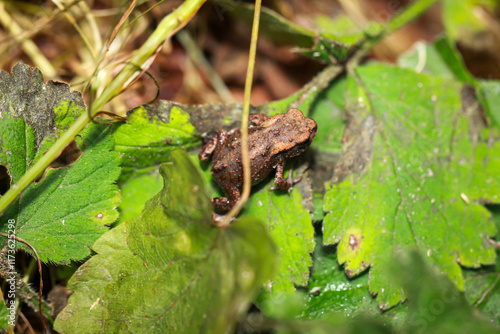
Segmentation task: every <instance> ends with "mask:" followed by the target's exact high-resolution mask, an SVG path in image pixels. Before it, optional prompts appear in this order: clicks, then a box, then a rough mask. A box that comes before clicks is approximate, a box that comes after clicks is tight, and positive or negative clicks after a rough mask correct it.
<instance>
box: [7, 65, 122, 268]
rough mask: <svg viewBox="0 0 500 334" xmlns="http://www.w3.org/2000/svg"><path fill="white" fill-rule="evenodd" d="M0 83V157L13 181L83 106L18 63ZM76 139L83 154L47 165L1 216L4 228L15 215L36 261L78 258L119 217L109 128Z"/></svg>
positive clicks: (94, 128)
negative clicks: (67, 162) (54, 165)
mask: <svg viewBox="0 0 500 334" xmlns="http://www.w3.org/2000/svg"><path fill="white" fill-rule="evenodd" d="M0 83H1V84H0V94H1V99H0V100H1V101H2V102H3V103H2V104H1V106H0V107H1V109H0V113H1V115H2V117H1V119H0V140H1V142H2V143H1V145H0V164H2V165H4V166H6V167H7V169H8V173H9V175H10V177H11V185H13V184H14V183H15V182H16V181H18V180H19V178H20V177H21V176H22V175H23V174H24V173H25V172H26V171H27V170H28V168H29V167H30V166H31V165H32V164H33V162H34V161H35V160H37V159H38V158H39V157H40V156H41V155H42V154H43V153H44V152H45V150H46V149H47V148H48V147H50V146H51V145H52V143H54V142H55V140H56V139H57V137H58V135H59V134H60V132H61V131H62V130H65V129H66V128H67V126H68V125H69V124H70V123H71V122H73V120H74V119H75V118H76V117H77V116H78V115H79V114H80V113H82V112H84V107H83V100H82V98H81V95H80V94H79V93H77V92H70V90H69V86H68V85H66V84H62V83H54V82H51V81H50V82H49V83H47V84H46V85H44V83H43V77H42V74H41V73H40V71H38V70H37V69H35V70H34V71H33V73H31V70H30V68H29V67H28V66H27V65H24V64H22V63H20V64H18V65H16V66H15V67H14V69H13V71H12V76H11V75H9V74H7V73H6V72H0ZM77 142H78V144H79V145H80V147H81V149H82V150H83V154H82V155H81V157H80V158H78V159H77V161H76V162H74V164H73V165H71V166H67V167H62V168H57V169H49V170H48V171H46V172H45V174H44V175H43V176H42V178H41V181H39V182H38V183H35V184H32V185H31V186H30V187H29V188H28V189H27V190H26V191H25V192H24V193H23V194H22V195H21V197H20V198H19V199H18V200H17V201H16V202H15V203H13V204H12V205H11V206H10V207H9V208H8V209H7V211H6V212H5V213H4V214H3V215H2V216H1V217H0V226H1V230H2V231H3V232H7V225H8V222H9V221H10V222H12V221H15V227H16V236H17V237H19V238H22V239H24V240H26V241H28V242H29V243H30V244H31V245H32V246H33V247H35V249H36V250H37V251H38V254H39V255H40V258H41V259H42V261H49V260H50V261H53V262H60V263H67V262H69V261H70V260H72V259H73V260H81V259H83V258H84V257H86V256H88V255H89V254H90V246H91V245H92V244H93V243H94V241H95V240H96V239H97V238H98V237H99V236H100V235H102V234H103V233H104V232H105V230H106V227H105V225H107V224H111V223H112V222H113V221H115V220H116V218H117V217H118V213H117V211H116V209H115V208H116V207H117V205H118V203H119V200H120V196H119V191H118V188H117V187H116V186H115V185H113V182H114V181H115V180H116V179H117V178H118V175H119V173H120V169H119V167H118V164H119V161H120V156H119V154H118V153H114V152H110V149H111V148H112V146H113V142H112V138H111V136H110V134H109V129H108V128H107V127H105V126H93V125H92V126H89V127H88V128H87V129H85V130H84V131H83V132H82V134H81V137H80V138H77ZM17 247H20V248H22V247H24V246H22V244H21V243H17ZM23 249H26V248H23ZM28 251H29V250H28Z"/></svg>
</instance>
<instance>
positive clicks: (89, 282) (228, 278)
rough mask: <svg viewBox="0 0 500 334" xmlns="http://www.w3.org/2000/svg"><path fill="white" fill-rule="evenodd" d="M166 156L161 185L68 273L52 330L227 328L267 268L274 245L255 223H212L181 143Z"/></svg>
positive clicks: (206, 199)
mask: <svg viewBox="0 0 500 334" xmlns="http://www.w3.org/2000/svg"><path fill="white" fill-rule="evenodd" d="M171 158H172V161H173V162H172V163H169V164H164V165H163V166H162V167H161V173H162V176H163V178H164V182H165V187H164V189H163V191H162V192H161V193H159V194H158V195H157V196H155V197H154V198H153V199H151V200H150V201H148V203H147V204H146V206H145V208H144V211H143V213H142V215H141V216H140V217H139V218H137V219H134V220H132V221H128V222H124V223H122V224H120V225H119V226H117V227H116V228H114V229H112V230H111V231H109V232H107V233H106V234H104V235H103V236H102V237H101V238H100V239H99V240H98V241H97V242H96V243H95V244H94V246H93V248H94V250H95V251H96V252H97V253H98V255H96V256H94V257H92V258H91V259H90V260H89V261H88V262H86V263H85V264H84V265H83V266H81V267H80V268H79V269H78V271H77V272H76V273H75V275H74V276H73V278H72V279H71V280H70V282H69V284H68V288H69V289H71V290H73V291H75V293H74V294H73V295H72V296H71V297H70V300H69V303H68V306H67V307H66V308H65V309H64V310H63V311H62V313H61V314H60V315H59V316H58V318H57V319H56V322H55V329H56V330H57V331H60V332H66V333H89V332H94V333H95V332H106V333H117V332H133V333H150V332H155V331H156V332H162V333H167V332H173V331H176V332H178V333H199V332H205V333H228V332H231V330H232V328H233V327H234V324H235V321H236V320H237V319H238V318H239V316H240V315H241V314H242V312H244V311H246V309H247V307H248V303H249V301H250V298H251V297H252V296H253V295H254V293H255V292H256V291H257V289H258V288H259V287H260V285H261V284H262V282H263V281H264V280H266V279H269V278H270V277H271V274H272V273H273V271H274V266H275V260H274V255H275V246H274V245H273V243H272V241H271V239H270V238H269V236H268V235H267V233H266V231H265V229H264V227H263V226H262V224H261V223H260V222H258V221H256V220H255V219H242V220H238V221H236V222H235V223H234V224H232V225H231V226H230V227H228V228H226V229H219V228H217V227H215V226H214V225H213V224H212V223H213V222H212V220H211V202H210V200H209V197H208V195H207V193H206V188H205V183H204V181H203V179H202V176H201V174H200V172H199V170H198V169H197V168H196V167H195V166H194V165H193V164H192V162H191V161H190V159H189V157H188V156H187V155H186V154H185V153H184V152H182V151H176V152H172V153H171Z"/></svg>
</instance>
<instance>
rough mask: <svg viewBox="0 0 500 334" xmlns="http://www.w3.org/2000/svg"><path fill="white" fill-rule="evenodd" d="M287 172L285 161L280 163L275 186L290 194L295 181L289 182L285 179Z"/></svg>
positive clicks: (277, 167)
mask: <svg viewBox="0 0 500 334" xmlns="http://www.w3.org/2000/svg"><path fill="white" fill-rule="evenodd" d="M284 171H285V161H279V162H278V163H277V165H276V176H275V177H274V185H275V186H276V187H278V188H280V189H281V190H284V191H288V192H290V191H291V189H292V186H293V183H294V182H293V181H287V180H285V178H284V177H283V173H284Z"/></svg>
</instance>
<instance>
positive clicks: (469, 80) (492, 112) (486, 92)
mask: <svg viewBox="0 0 500 334" xmlns="http://www.w3.org/2000/svg"><path fill="white" fill-rule="evenodd" d="M399 64H400V65H401V66H402V67H405V68H412V69H414V70H415V71H417V72H425V73H429V74H433V75H438V76H442V77H445V78H456V79H457V80H459V81H461V82H462V83H464V84H468V85H470V86H472V87H474V89H475V92H474V94H475V95H476V96H475V98H477V99H478V100H479V101H480V102H481V104H482V105H483V106H484V108H485V109H486V112H487V114H488V116H489V117H490V118H491V120H492V121H493V122H494V123H495V125H496V126H497V127H498V128H500V109H499V108H497V106H498V91H499V90H500V85H499V84H498V82H496V81H487V80H477V79H476V78H474V77H473V76H472V75H471V74H470V73H469V71H468V69H467V67H466V66H465V64H464V62H463V60H462V58H461V56H460V54H459V52H458V51H457V50H456V49H455V47H454V46H453V45H452V43H451V41H450V40H449V38H447V37H442V38H439V39H437V40H436V41H435V42H434V43H433V44H432V45H426V44H417V47H416V49H415V50H413V51H411V52H409V53H407V54H406V55H405V56H403V57H401V59H399Z"/></svg>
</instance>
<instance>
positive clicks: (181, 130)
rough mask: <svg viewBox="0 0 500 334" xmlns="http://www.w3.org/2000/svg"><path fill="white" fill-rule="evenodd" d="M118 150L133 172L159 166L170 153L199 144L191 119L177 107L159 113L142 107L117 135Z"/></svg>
mask: <svg viewBox="0 0 500 334" xmlns="http://www.w3.org/2000/svg"><path fill="white" fill-rule="evenodd" d="M113 135H114V137H115V150H116V151H117V152H120V153H123V161H122V166H124V167H129V168H133V169H140V168H147V167H151V166H159V165H160V164H161V163H163V162H165V161H168V157H169V153H170V152H171V151H173V150H177V149H179V148H180V147H192V146H193V145H197V144H199V137H198V136H197V133H196V130H195V128H194V127H193V125H192V124H191V122H190V115H189V114H188V113H187V112H185V111H184V110H182V109H181V108H180V107H179V106H176V105H166V104H164V103H160V104H159V106H158V108H157V109H152V108H150V107H148V106H141V107H138V108H136V109H133V110H132V111H131V112H129V115H128V121H127V123H126V124H121V125H120V126H119V127H117V129H116V131H115V132H114V133H113Z"/></svg>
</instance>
